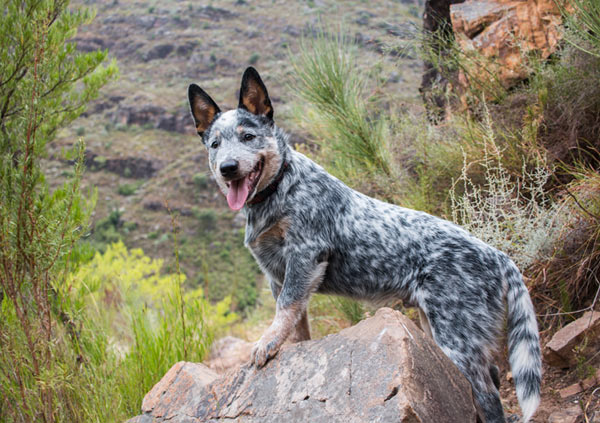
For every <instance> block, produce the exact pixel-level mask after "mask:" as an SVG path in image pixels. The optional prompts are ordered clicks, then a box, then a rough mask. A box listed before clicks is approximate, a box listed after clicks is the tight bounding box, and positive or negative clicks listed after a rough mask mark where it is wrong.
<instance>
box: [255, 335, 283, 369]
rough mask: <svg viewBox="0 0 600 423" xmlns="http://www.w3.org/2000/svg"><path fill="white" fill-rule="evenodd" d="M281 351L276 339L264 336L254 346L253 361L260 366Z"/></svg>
mask: <svg viewBox="0 0 600 423" xmlns="http://www.w3.org/2000/svg"><path fill="white" fill-rule="evenodd" d="M277 351H279V345H277V342H276V339H265V337H264V336H263V337H262V338H260V340H259V341H258V342H257V343H256V344H254V348H252V355H251V359H250V360H251V362H252V363H253V364H254V365H255V366H256V367H258V368H260V367H262V366H264V365H265V364H266V363H267V360H269V359H270V358H271V357H274V356H275V354H277Z"/></svg>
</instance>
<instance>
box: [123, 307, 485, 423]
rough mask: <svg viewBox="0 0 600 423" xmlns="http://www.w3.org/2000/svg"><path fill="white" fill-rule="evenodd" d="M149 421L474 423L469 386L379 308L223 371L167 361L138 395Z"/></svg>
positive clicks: (415, 332) (140, 420) (429, 345)
mask: <svg viewBox="0 0 600 423" xmlns="http://www.w3.org/2000/svg"><path fill="white" fill-rule="evenodd" d="M142 412H143V414H142V415H140V416H138V417H135V418H133V419H131V420H129V423H150V422H153V423H154V422H167V421H168V422H172V423H175V422H181V423H183V422H222V421H237V422H261V423H268V422H325V421H327V422H332V423H333V422H344V423H360V422H370V423H373V422H392V421H394V422H406V423H408V422H445V423H453V422H456V423H470V422H472V423H476V422H477V421H478V415H477V411H476V408H475V406H474V403H473V398H472V395H471V387H470V385H469V383H468V382H467V380H466V379H465V378H464V377H463V375H462V374H461V373H460V372H459V371H458V369H457V368H456V367H455V366H454V364H453V363H452V362H451V361H450V360H449V359H448V358H447V357H446V356H445V355H444V354H443V352H442V351H441V350H440V349H439V348H438V347H437V346H436V345H435V344H434V343H433V341H432V340H431V339H429V338H428V337H426V336H425V335H424V334H423V332H422V331H421V330H420V329H418V328H417V327H416V326H415V325H414V324H413V323H412V322H411V321H410V320H409V319H408V318H406V317H404V316H403V315H402V314H401V313H399V312H397V311H394V310H391V309H389V308H383V309H380V310H379V311H378V312H377V313H376V315H375V316H374V317H372V318H369V319H367V320H364V321H362V322H360V323H359V324H357V325H356V326H353V327H351V328H348V329H345V330H343V331H341V332H340V333H338V334H335V335H330V336H328V337H325V338H323V339H320V340H316V341H307V342H302V343H298V344H294V345H288V346H286V347H284V348H283V350H282V351H281V352H280V353H279V355H278V356H277V357H275V358H274V359H273V360H271V361H270V362H268V363H267V365H266V366H265V367H264V368H262V369H258V370H257V369H256V368H254V367H250V366H249V365H245V366H243V367H241V368H240V369H238V370H234V371H231V372H229V373H227V374H225V375H224V376H219V375H218V374H217V373H215V372H214V371H212V370H211V369H209V368H208V367H206V366H204V365H203V364H194V363H184V362H181V363H177V364H176V365H175V366H174V367H173V368H172V369H171V370H170V371H169V372H168V373H167V374H166V375H165V377H164V378H163V379H162V380H161V381H160V382H159V383H158V384H157V385H156V386H155V387H154V388H153V389H152V391H151V392H150V393H148V395H147V396H146V398H145V399H144V402H143V406H142Z"/></svg>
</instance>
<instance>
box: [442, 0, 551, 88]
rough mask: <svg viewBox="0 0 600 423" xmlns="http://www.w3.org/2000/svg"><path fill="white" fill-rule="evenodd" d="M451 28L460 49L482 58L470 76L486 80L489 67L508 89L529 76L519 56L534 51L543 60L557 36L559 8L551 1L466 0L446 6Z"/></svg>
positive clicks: (471, 70)
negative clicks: (448, 10) (448, 9)
mask: <svg viewBox="0 0 600 423" xmlns="http://www.w3.org/2000/svg"><path fill="white" fill-rule="evenodd" d="M450 18H451V20H452V29H453V31H454V35H455V37H456V40H457V41H458V44H459V45H460V46H461V48H462V49H463V51H465V52H469V51H477V53H478V54H479V55H480V56H483V58H484V59H488V60H489V62H488V63H485V65H486V66H485V67H486V69H483V66H482V65H483V64H484V62H482V61H480V60H479V63H478V65H479V68H478V69H475V68H473V69H469V70H468V71H469V72H471V77H476V78H482V80H484V81H489V79H490V77H489V72H490V69H489V68H488V66H489V65H490V64H493V68H492V69H491V71H492V72H493V73H494V74H495V75H496V77H497V79H498V82H499V83H500V84H501V85H502V86H503V87H504V88H509V87H511V86H512V85H514V84H515V83H516V82H519V81H521V80H523V79H525V78H526V77H527V76H528V75H529V73H528V72H529V71H528V69H527V66H524V65H523V57H526V56H527V55H530V54H531V53H534V52H535V53H536V55H537V57H540V58H541V59H546V58H548V56H550V55H551V54H552V53H554V51H556V48H557V47H558V42H559V40H560V39H561V33H560V24H561V22H562V18H561V13H560V9H559V7H558V6H557V3H556V2H555V1H554V0H525V1H523V0H516V1H511V0H468V1H466V2H464V3H460V4H453V5H452V6H450Z"/></svg>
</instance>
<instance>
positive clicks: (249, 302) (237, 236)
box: [180, 210, 262, 313]
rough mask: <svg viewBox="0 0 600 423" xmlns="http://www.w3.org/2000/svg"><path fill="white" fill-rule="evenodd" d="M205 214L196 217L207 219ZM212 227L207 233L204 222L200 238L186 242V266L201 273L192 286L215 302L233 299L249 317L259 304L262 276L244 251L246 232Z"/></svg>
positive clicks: (182, 243) (183, 253)
mask: <svg viewBox="0 0 600 423" xmlns="http://www.w3.org/2000/svg"><path fill="white" fill-rule="evenodd" d="M207 211H209V210H207ZM201 212H202V211H201V210H199V211H196V213H195V214H198V215H199V216H200V215H202V216H205V215H204V213H201ZM210 212H212V210H210ZM206 216H211V217H209V218H206V217H205V218H206V219H210V221H211V222H212V219H213V216H215V217H216V215H213V213H207V214H206ZM211 225H212V224H211ZM210 227H212V228H213V229H210V230H209V229H207V227H206V226H204V224H203V223H202V222H200V226H199V230H198V232H197V235H195V236H193V237H186V238H182V242H181V253H180V255H181V260H182V262H187V263H190V264H193V266H194V267H195V268H197V269H200V271H199V272H198V273H197V275H196V276H195V278H194V279H193V281H192V283H191V285H192V286H199V287H202V288H203V291H204V293H205V295H206V297H207V298H209V299H210V300H211V301H219V300H222V299H223V298H226V297H227V296H231V302H232V307H233V308H234V310H236V311H239V312H244V313H245V312H246V311H248V310H249V309H250V308H251V307H253V306H254V305H255V304H256V300H257V296H258V292H257V280H258V279H259V278H260V277H261V275H262V273H261V271H260V269H259V267H258V265H257V264H256V260H255V259H254V258H253V257H252V255H251V254H250V252H249V251H248V249H247V248H246V247H244V231H243V230H234V231H232V230H231V229H227V230H223V229H222V228H221V225H216V224H215V225H213V226H210Z"/></svg>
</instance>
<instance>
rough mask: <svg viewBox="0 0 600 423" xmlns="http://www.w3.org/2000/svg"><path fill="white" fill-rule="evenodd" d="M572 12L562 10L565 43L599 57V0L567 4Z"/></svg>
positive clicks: (578, 0)
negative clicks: (568, 30)
mask: <svg viewBox="0 0 600 423" xmlns="http://www.w3.org/2000/svg"><path fill="white" fill-rule="evenodd" d="M569 4H570V5H571V6H572V8H573V12H572V13H569V12H567V11H566V9H563V14H564V15H565V18H566V23H567V26H569V27H570V28H571V29H572V30H573V31H572V32H567V37H566V39H567V41H569V42H570V43H571V44H572V45H573V46H575V47H576V48H578V49H580V50H581V51H584V52H586V53H588V54H591V55H593V56H596V57H600V0H573V1H572V2H569Z"/></svg>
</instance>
